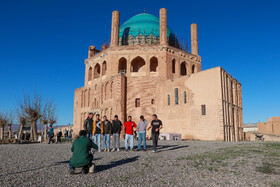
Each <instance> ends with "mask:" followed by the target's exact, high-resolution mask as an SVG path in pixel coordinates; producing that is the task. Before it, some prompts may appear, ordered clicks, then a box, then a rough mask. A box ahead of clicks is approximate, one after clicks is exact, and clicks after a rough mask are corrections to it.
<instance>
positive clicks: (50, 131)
mask: <svg viewBox="0 0 280 187" xmlns="http://www.w3.org/2000/svg"><path fill="white" fill-rule="evenodd" d="M53 136H54V132H53V128H52V125H50V130H49V144H50V143H51V142H52V143H54V140H53V139H52V138H53Z"/></svg>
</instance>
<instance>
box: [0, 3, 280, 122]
mask: <svg viewBox="0 0 280 187" xmlns="http://www.w3.org/2000/svg"><path fill="white" fill-rule="evenodd" d="M144 8H145V9H146V12H147V13H151V14H154V15H156V16H158V14H159V9H160V8H167V12H168V25H169V26H170V27H171V28H172V30H173V31H174V32H175V33H176V34H178V35H180V36H182V37H184V38H185V39H187V40H190V24H191V23H197V24H198V37H199V38H198V39H199V53H200V55H201V57H202V69H203V70H204V69H208V68H212V67H216V66H221V67H223V68H224V69H225V70H226V71H227V72H229V73H231V75H233V76H234V77H235V78H236V79H237V80H238V81H239V82H241V83H242V90H243V111H244V122H245V123H248V122H250V123H252V122H258V121H259V120H260V121H265V120H266V119H267V118H269V117H272V116H279V115H280V108H279V106H280V86H279V85H280V73H279V72H280V63H279V62H280V47H279V44H280V11H279V10H280V1H276V0H274V1H271V0H266V1H263V0H262V1H260V0H250V1H249V0H247V1H246V0H232V1H224V0H220V1H217V0H211V1H208V0H204V1H187V0H184V1H176V0H173V1H170V0H168V1H165V0H148V1H147V0H141V1H131V0H130V1H108V0H107V1H93V0H91V1H83V0H79V1H78V0H77V1H71V0H63V1H62V0H39V1H38V0H32V1H31V0H24V1H22V0H17V1H15V0H1V1H0V24H1V25H0V35H1V37H0V63H1V66H0V76H1V82H0V89H1V91H0V111H3V110H6V111H7V110H10V109H12V108H14V107H15V105H16V97H18V96H20V95H22V93H23V90H25V92H31V93H32V92H33V91H34V90H35V89H36V90H38V91H39V92H40V93H42V95H43V97H45V98H49V99H53V100H54V101H55V102H56V103H57V107H58V124H59V125H64V124H68V123H72V121H73V98H74V89H76V88H79V87H82V86H83V83H84V59H85V58H86V57H87V51H88V47H89V45H96V46H97V47H98V48H99V46H100V44H101V43H102V41H103V40H105V39H106V38H108V37H109V36H110V28H111V15H112V11H113V10H119V11H120V16H121V24H122V23H123V22H125V21H126V20H127V19H129V18H130V17H132V16H134V15H135V14H138V13H142V12H143V10H144Z"/></svg>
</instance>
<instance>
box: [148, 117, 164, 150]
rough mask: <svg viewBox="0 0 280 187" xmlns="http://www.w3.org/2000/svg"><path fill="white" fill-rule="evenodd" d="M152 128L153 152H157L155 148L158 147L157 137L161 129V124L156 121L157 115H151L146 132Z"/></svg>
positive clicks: (159, 121)
mask: <svg viewBox="0 0 280 187" xmlns="http://www.w3.org/2000/svg"><path fill="white" fill-rule="evenodd" d="M150 128H152V139H153V148H154V150H153V152H154V153H156V152H157V146H158V137H159V130H160V129H161V128H162V122H161V120H159V119H158V117H157V115H156V114H154V115H153V121H152V122H151V125H150V126H149V127H148V130H149V129H150Z"/></svg>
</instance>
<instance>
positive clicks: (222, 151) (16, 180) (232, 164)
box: [0, 141, 280, 186]
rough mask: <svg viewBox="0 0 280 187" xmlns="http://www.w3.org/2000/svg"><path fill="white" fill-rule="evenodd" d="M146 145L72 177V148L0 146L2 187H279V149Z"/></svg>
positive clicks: (99, 158)
mask: <svg viewBox="0 0 280 187" xmlns="http://www.w3.org/2000/svg"><path fill="white" fill-rule="evenodd" d="M147 144H148V148H149V150H148V151H146V152H144V151H140V152H137V151H129V152H126V151H124V150H122V151H120V152H110V153H109V152H101V153H95V154H94V158H95V160H94V162H95V164H96V172H95V173H94V174H88V175H82V174H81V173H80V169H77V170H76V175H74V176H71V175H69V168H68V162H69V159H70V157H71V152H70V147H71V144H51V145H48V144H21V145H19V144H14V145H11V144H10V145H0V160H1V162H0V186H280V144H277V143H256V142H240V143H237V142H206V141H159V146H160V147H159V152H158V153H153V152H152V151H151V144H152V142H151V141H148V142H147ZM121 145H122V146H123V145H124V142H123V141H122V142H121ZM135 145H136V143H135Z"/></svg>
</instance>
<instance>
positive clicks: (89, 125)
mask: <svg viewBox="0 0 280 187" xmlns="http://www.w3.org/2000/svg"><path fill="white" fill-rule="evenodd" d="M92 118H93V113H89V115H88V117H87V119H86V120H85V121H84V129H85V130H86V131H87V137H88V138H90V139H92V126H93V125H92V123H93V120H92Z"/></svg>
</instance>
